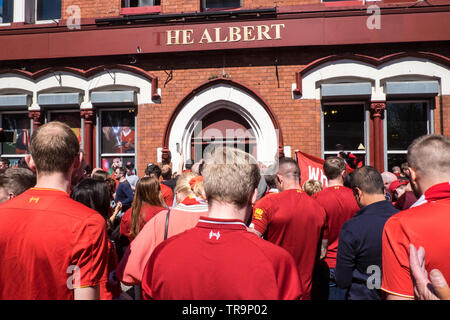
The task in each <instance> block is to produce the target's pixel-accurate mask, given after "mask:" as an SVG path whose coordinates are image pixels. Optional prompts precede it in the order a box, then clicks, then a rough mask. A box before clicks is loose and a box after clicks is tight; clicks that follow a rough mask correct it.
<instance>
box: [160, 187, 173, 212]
mask: <svg viewBox="0 0 450 320" xmlns="http://www.w3.org/2000/svg"><path fill="white" fill-rule="evenodd" d="M162 196H163V198H164V202H165V203H166V205H167V206H168V207H171V206H172V205H173V192H172V189H171V188H170V187H167V188H164V191H163V192H162Z"/></svg>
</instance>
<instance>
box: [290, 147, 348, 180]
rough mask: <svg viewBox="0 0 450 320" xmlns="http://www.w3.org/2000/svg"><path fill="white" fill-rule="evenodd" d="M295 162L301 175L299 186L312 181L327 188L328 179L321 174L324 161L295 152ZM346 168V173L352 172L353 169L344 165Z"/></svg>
mask: <svg viewBox="0 0 450 320" xmlns="http://www.w3.org/2000/svg"><path fill="white" fill-rule="evenodd" d="M296 156H297V162H298V165H299V167H300V174H301V185H303V183H305V181H306V180H309V179H313V180H318V181H320V182H322V184H323V186H324V187H326V186H328V179H327V177H326V176H325V173H324V172H323V163H324V162H325V160H324V159H321V158H317V157H314V156H312V155H310V154H307V153H304V152H301V151H297V152H296ZM345 166H346V167H347V173H350V172H353V169H352V168H350V167H349V166H348V164H345Z"/></svg>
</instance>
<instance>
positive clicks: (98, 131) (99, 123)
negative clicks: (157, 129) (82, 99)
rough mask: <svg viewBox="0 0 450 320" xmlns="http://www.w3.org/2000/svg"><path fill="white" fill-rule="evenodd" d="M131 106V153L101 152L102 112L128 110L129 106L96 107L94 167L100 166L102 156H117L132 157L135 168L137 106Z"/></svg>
mask: <svg viewBox="0 0 450 320" xmlns="http://www.w3.org/2000/svg"><path fill="white" fill-rule="evenodd" d="M132 108H134V109H135V113H134V133H135V134H134V152H133V153H102V145H101V143H102V114H103V112H109V111H128V110H130V109H131V107H129V108H126V107H125V108H124V107H120V108H98V109H97V114H96V118H97V119H96V120H97V126H96V127H97V128H96V141H95V145H96V150H95V152H96V161H95V162H96V167H98V168H101V159H102V158H111V157H117V158H134V166H135V168H136V167H137V166H136V160H137V153H138V152H137V137H138V134H137V132H138V131H137V130H138V128H137V123H138V119H137V112H136V109H137V106H133V107H132Z"/></svg>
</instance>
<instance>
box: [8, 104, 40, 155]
mask: <svg viewBox="0 0 450 320" xmlns="http://www.w3.org/2000/svg"><path fill="white" fill-rule="evenodd" d="M4 114H24V115H25V116H26V118H28V110H26V111H25V110H14V111H13V110H5V111H1V112H0V125H1V127H2V128H3V115H4ZM29 121H30V129H29V130H30V131H29V135H30V138H31V135H32V134H33V119H29ZM26 155H27V154H26V153H24V154H7V153H3V145H2V144H0V156H1V157H2V158H8V159H9V158H24V157H25V156H26Z"/></svg>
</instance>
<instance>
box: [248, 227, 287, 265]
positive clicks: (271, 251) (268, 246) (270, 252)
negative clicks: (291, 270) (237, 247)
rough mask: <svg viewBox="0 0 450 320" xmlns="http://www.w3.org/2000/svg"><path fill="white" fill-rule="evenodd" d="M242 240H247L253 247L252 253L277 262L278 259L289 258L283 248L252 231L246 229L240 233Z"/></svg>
mask: <svg viewBox="0 0 450 320" xmlns="http://www.w3.org/2000/svg"><path fill="white" fill-rule="evenodd" d="M241 237H242V239H243V240H247V241H248V242H249V243H250V244H251V246H253V247H254V249H259V250H251V252H253V254H261V255H264V256H265V257H266V258H267V259H269V260H273V261H275V262H278V261H279V260H280V259H285V260H290V258H292V257H291V254H290V253H289V252H288V251H287V250H286V249H284V248H282V247H280V246H278V245H276V244H274V243H272V242H270V241H267V240H264V239H262V238H260V237H258V236H257V235H256V234H254V233H253V232H250V231H247V232H243V233H242V234H241Z"/></svg>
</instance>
